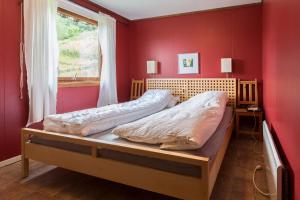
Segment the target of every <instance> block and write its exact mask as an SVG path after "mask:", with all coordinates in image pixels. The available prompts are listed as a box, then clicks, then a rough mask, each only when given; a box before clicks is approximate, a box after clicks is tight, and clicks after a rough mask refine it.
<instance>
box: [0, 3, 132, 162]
mask: <svg viewBox="0 0 300 200" xmlns="http://www.w3.org/2000/svg"><path fill="white" fill-rule="evenodd" d="M82 1H83V2H84V5H85V6H87V7H89V6H90V8H91V9H94V10H98V7H97V6H94V5H92V4H89V3H86V1H85V0H82ZM78 2H80V0H78ZM99 9H100V7H99ZM118 18H120V17H118ZM128 33H129V25H128V24H126V20H122V23H120V22H118V23H117V79H118V84H117V86H118V96H119V100H120V101H126V100H127V99H128V98H129V92H130V90H129V89H130V88H129V84H130V81H129V73H128V71H129V59H128V52H129V49H128V41H129V38H128V36H129V35H128ZM19 42H20V6H19V0H5V1H3V0H1V1H0V161H1V160H4V159H7V158H10V157H13V156H16V155H18V154H20V130H21V128H22V127H24V125H25V124H26V121H27V113H28V102H27V99H26V98H25V99H24V100H20V99H19V76H20V69H19ZM25 81H26V80H25ZM26 90H27V89H26V87H25V88H24V92H26ZM98 93H99V89H98V87H80V88H59V91H58V100H57V101H58V102H57V111H58V112H60V113H61V112H67V111H73V110H78V109H83V108H90V107H95V106H96V104H97V100H98ZM25 96H26V95H25Z"/></svg>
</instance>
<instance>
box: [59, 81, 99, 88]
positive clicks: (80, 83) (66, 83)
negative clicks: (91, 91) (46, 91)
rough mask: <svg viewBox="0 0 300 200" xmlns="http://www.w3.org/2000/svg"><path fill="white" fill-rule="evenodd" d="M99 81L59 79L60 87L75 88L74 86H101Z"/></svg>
mask: <svg viewBox="0 0 300 200" xmlns="http://www.w3.org/2000/svg"><path fill="white" fill-rule="evenodd" d="M99 85H100V82H99V81H87V80H85V81H59V82H58V87H59V88H73V87H95V86H99Z"/></svg>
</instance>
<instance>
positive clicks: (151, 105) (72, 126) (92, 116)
mask: <svg viewBox="0 0 300 200" xmlns="http://www.w3.org/2000/svg"><path fill="white" fill-rule="evenodd" d="M173 98H174V97H173V95H172V93H171V91H170V90H148V91H147V92H145V94H144V95H143V96H142V97H141V98H139V99H137V100H134V101H129V102H126V103H120V104H114V105H109V106H104V107H100V108H92V109H86V110H80V111H75V112H69V113H64V114H57V115H50V116H48V117H46V118H45V120H44V129H45V130H47V131H54V132H61V133H69V134H76V135H82V136H87V135H91V134H95V133H99V132H102V131H105V130H108V129H111V128H113V127H116V126H118V125H121V124H125V123H128V122H131V121H134V120H137V119H140V118H143V117H145V116H148V115H151V114H153V113H156V112H159V111H161V110H163V109H164V108H166V107H167V106H168V104H169V103H170V101H172V99H173Z"/></svg>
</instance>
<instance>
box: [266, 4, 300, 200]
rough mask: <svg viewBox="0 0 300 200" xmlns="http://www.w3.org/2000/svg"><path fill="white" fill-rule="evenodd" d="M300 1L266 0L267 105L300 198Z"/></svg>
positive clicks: (271, 124) (267, 115) (273, 127)
mask: <svg viewBox="0 0 300 200" xmlns="http://www.w3.org/2000/svg"><path fill="white" fill-rule="evenodd" d="M299 10H300V1H299V0H284V1H282V0H264V3H263V13H264V14H263V27H264V28H263V79H264V105H265V111H266V117H267V120H268V123H269V125H270V126H271V127H272V129H273V130H274V133H275V134H276V136H277V138H278V139H279V141H280V144H281V148H282V149H283V152H284V154H285V156H286V158H287V161H288V163H289V165H290V167H291V168H292V174H293V175H294V177H293V179H294V199H300V160H299V151H300V148H299V141H300V134H299V130H300V123H299V122H300V121H299V120H300V104H299V103H300V96H299V91H300V67H299V66H300V59H299V55H300V37H299V36H300V21H299V19H300V12H299Z"/></svg>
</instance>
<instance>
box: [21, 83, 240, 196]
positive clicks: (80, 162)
mask: <svg viewBox="0 0 300 200" xmlns="http://www.w3.org/2000/svg"><path fill="white" fill-rule="evenodd" d="M146 87H147V89H171V90H172V91H173V94H174V95H175V96H180V99H181V101H185V100H187V99H189V98H190V97H192V96H194V95H196V94H199V93H202V92H204V91H211V90H218V91H226V92H228V96H229V102H228V106H229V107H227V108H226V111H225V114H224V117H223V119H222V121H221V123H220V125H219V126H218V128H217V131H216V132H215V133H214V135H213V136H212V137H211V138H210V139H209V141H208V142H207V143H206V144H205V145H204V146H203V147H202V148H201V149H199V150H194V151H167V150H161V149H159V148H158V147H157V146H155V145H145V144H138V143H133V142H129V141H125V140H122V139H120V138H118V137H116V136H114V135H113V134H111V131H110V130H108V131H105V132H101V133H98V134H95V135H92V136H90V137H80V136H75V135H66V134H62V133H54V132H49V131H43V130H36V129H27V128H25V129H23V130H22V166H23V175H24V177H26V176H28V175H29V159H33V160H37V161H41V162H44V163H47V164H52V165H56V166H59V167H62V168H65V169H69V170H73V171H77V172H81V173H85V174H88V175H91V176H95V177H99V178H103V179H107V180H110V181H114V182H118V183H122V184H126V185H130V186H133V187H137V188H141V189H145V190H149V191H153V192H157V193H161V194H164V195H169V196H172V197H177V198H180V199H209V197H210V195H211V192H212V190H213V186H214V183H215V181H216V178H217V175H218V172H219V169H220V166H221V163H222V161H223V158H224V155H225V152H226V149H227V146H228V143H229V140H230V137H231V133H232V130H233V126H234V121H233V119H234V117H233V109H232V107H235V100H236V80H235V79H147V86H146ZM230 107H231V108H230Z"/></svg>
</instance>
